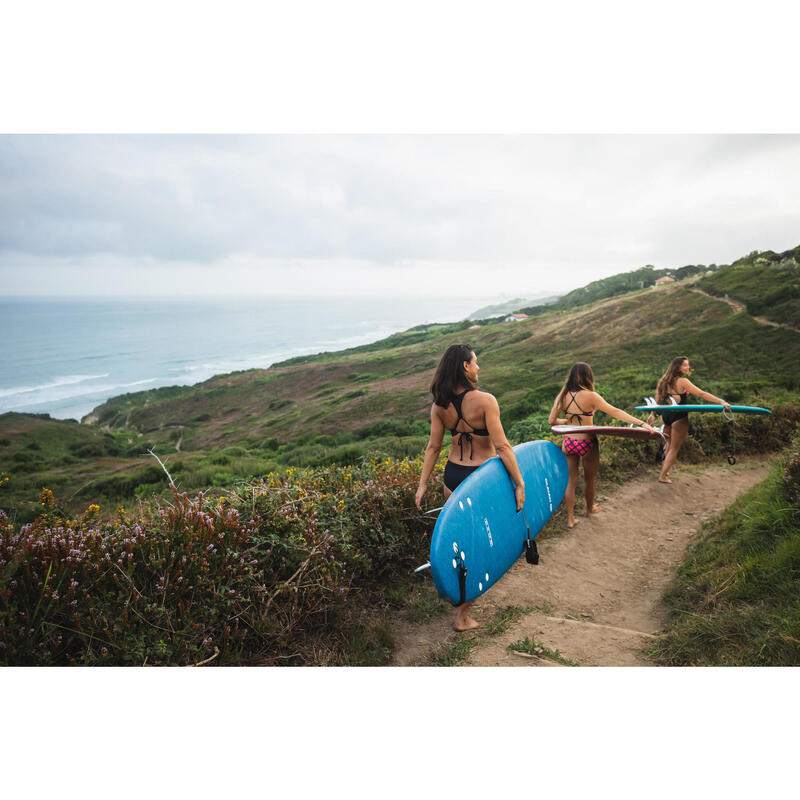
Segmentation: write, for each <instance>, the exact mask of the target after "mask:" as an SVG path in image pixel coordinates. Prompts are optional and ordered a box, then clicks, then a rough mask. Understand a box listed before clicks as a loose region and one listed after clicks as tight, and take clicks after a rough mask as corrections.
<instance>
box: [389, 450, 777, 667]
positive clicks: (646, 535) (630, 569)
mask: <svg viewBox="0 0 800 800" xmlns="http://www.w3.org/2000/svg"><path fill="white" fill-rule="evenodd" d="M767 468H768V464H767V462H764V461H755V460H751V461H748V462H747V463H744V464H738V465H736V466H735V467H729V466H724V467H712V468H709V469H705V470H699V469H697V468H693V467H681V466H680V465H678V466H677V467H675V468H673V471H672V477H673V481H674V482H673V484H672V485H669V486H668V485H664V484H660V483H658V482H657V481H656V480H655V479H654V478H649V477H648V478H646V479H645V478H640V479H637V480H633V481H630V482H629V483H627V484H625V485H623V486H622V487H620V488H619V489H618V490H617V491H615V492H614V493H613V494H612V495H610V496H609V497H607V498H605V499H604V498H603V497H602V496H601V497H600V501H601V502H602V503H603V511H602V512H601V513H600V514H598V515H596V516H593V517H592V518H587V517H585V516H579V517H578V518H579V520H580V522H579V524H578V525H577V526H576V527H575V528H573V529H572V530H571V531H566V532H565V533H564V534H562V535H559V536H556V537H552V538H549V539H545V540H544V541H542V542H540V544H539V551H540V554H541V560H540V563H539V565H538V566H531V565H529V564H527V563H526V562H525V560H524V559H520V560H519V561H518V562H517V563H516V564H515V565H514V566H513V567H512V568H511V569H510V570H509V571H508V572H507V573H506V575H504V576H503V578H502V579H501V580H500V581H498V583H497V584H496V585H495V586H493V587H492V588H491V590H490V591H489V592H487V593H486V595H485V596H483V597H481V598H479V599H478V600H476V601H475V604H474V606H473V609H474V611H473V616H474V617H475V619H477V620H478V621H479V622H484V623H485V622H486V621H488V620H490V619H491V618H492V617H494V616H495V615H496V614H497V613H499V612H500V611H502V609H504V608H506V607H507V606H517V607H520V606H522V607H530V608H532V609H533V610H532V611H530V612H529V613H527V614H525V615H523V616H522V618H521V619H519V620H518V621H517V622H515V623H513V624H512V625H511V626H510V627H509V628H508V629H507V630H506V631H505V632H504V633H501V634H498V635H495V636H489V635H487V634H486V633H485V632H484V631H482V630H478V631H475V632H474V633H469V634H457V633H455V632H454V631H452V629H451V628H450V625H451V623H452V616H453V613H452V611H448V613H447V614H445V615H442V617H440V618H437V619H436V620H434V621H433V622H430V623H427V624H425V625H417V626H410V625H407V626H400V627H399V628H398V629H397V630H396V631H395V643H396V646H395V658H394V662H393V663H394V664H395V665H397V666H410V665H417V664H429V663H431V654H432V653H434V652H435V651H437V650H438V651H441V650H442V648H444V647H447V646H449V645H452V644H455V643H457V642H459V641H460V640H462V639H463V638H465V637H471V638H476V639H477V641H476V642H475V644H474V646H473V648H472V651H471V653H470V656H469V658H468V659H467V660H466V661H465V662H464V663H465V664H468V665H475V666H505V665H509V666H539V665H552V664H553V663H554V662H552V661H548V660H543V659H537V658H523V657H521V656H518V655H516V654H514V653H509V652H508V651H507V650H506V647H507V645H509V644H511V643H512V642H516V641H518V640H520V639H524V638H526V637H529V638H531V639H534V640H535V641H537V642H541V643H542V644H544V645H545V646H546V647H547V648H549V649H550V650H553V651H555V650H558V651H560V653H561V655H562V656H564V657H566V658H569V659H570V660H572V661H574V662H577V663H578V664H580V665H584V666H589V665H594V666H599V665H604V666H612V665H614V666H628V665H630V666H634V665H646V664H647V663H648V661H647V658H646V656H645V655H644V654H643V653H642V650H641V648H642V646H643V645H644V644H646V643H647V641H648V640H649V639H650V638H651V637H653V636H656V635H658V633H659V631H661V630H663V628H664V627H665V625H666V623H667V609H666V607H665V606H664V605H663V603H662V602H661V596H662V594H663V591H664V589H665V588H666V586H667V584H668V583H669V581H670V580H671V578H672V576H673V575H674V571H675V568H676V567H677V565H678V564H679V563H680V562H681V561H682V560H683V557H684V554H685V551H686V547H687V545H688V544H689V542H690V541H691V540H692V538H693V537H694V536H695V535H696V534H697V531H698V530H699V529H700V526H701V525H702V523H703V522H705V521H706V520H707V519H710V518H712V517H714V516H716V515H718V514H719V513H720V512H721V511H722V510H723V509H724V508H725V507H726V506H728V505H730V503H732V502H733V501H734V500H735V499H736V498H737V497H738V496H739V495H740V494H742V493H743V492H744V491H746V490H747V489H749V488H750V487H751V486H753V485H755V484H756V483H758V482H759V481H760V480H762V479H763V478H764V477H765V475H766V472H767ZM601 489H602V487H601ZM578 510H579V511H581V510H582V509H581V508H580V507H579V509H578Z"/></svg>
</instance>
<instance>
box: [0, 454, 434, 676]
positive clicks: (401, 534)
mask: <svg viewBox="0 0 800 800" xmlns="http://www.w3.org/2000/svg"><path fill="white" fill-rule="evenodd" d="M420 469H421V464H420V462H419V461H414V462H411V461H392V460H389V459H387V460H385V461H382V462H375V461H370V462H366V463H363V464H361V465H360V466H359V467H344V468H339V467H332V468H329V469H317V470H311V471H309V472H307V473H301V474H298V473H297V472H296V471H295V470H294V469H289V470H287V472H286V473H285V474H284V475H278V474H276V473H270V474H269V475H267V476H266V477H265V478H263V479H259V480H258V481H255V482H251V483H248V484H244V485H241V486H239V487H237V489H236V490H235V491H231V492H227V493H225V494H224V495H223V497H221V498H220V499H219V500H217V501H212V500H211V499H210V498H209V497H208V496H206V495H204V494H202V493H201V494H198V495H197V496H196V497H195V498H189V497H188V496H187V495H186V494H179V493H178V492H177V491H176V490H174V491H173V496H172V502H171V503H170V504H169V505H168V506H166V507H154V508H153V509H152V510H150V511H147V509H145V510H144V511H143V512H141V513H140V515H139V517H138V518H136V519H131V518H129V517H128V516H127V512H126V511H125V509H122V508H120V509H118V510H117V514H116V519H113V520H107V521H105V522H102V523H101V522H100V520H99V508H98V507H97V506H95V505H93V506H90V507H89V508H88V509H87V510H86V512H85V513H84V514H83V515H81V516H80V517H79V518H77V519H67V518H66V517H65V515H64V513H63V511H60V510H59V509H58V508H57V506H56V503H55V499H54V498H53V496H52V493H50V492H43V493H42V495H41V496H40V506H39V507H40V514H39V516H38V517H37V519H36V520H34V521H33V523H31V524H28V525H23V526H22V527H21V528H19V529H16V528H15V526H14V525H12V524H11V523H10V521H9V519H8V517H7V516H6V514H5V513H4V512H0V664H14V665H37V664H42V665H44V664H48V665H55V664H61V665H68V664H87V665H94V664H102V665H128V664H143V663H147V664H190V663H196V662H199V661H201V660H206V659H210V658H215V659H216V663H223V664H233V663H252V662H253V661H254V660H258V662H259V663H287V660H286V659H285V658H279V657H280V656H284V655H285V654H286V653H290V654H292V659H293V660H294V661H295V662H297V663H315V659H317V658H318V656H317V655H316V654H317V653H318V652H319V645H320V642H321V641H325V640H328V641H329V642H330V643H331V644H330V650H329V652H336V651H335V647H336V635H337V634H336V623H337V622H339V621H340V620H341V619H342V618H343V615H346V614H347V613H348V612H347V609H348V608H349V607H350V605H352V603H349V602H348V598H352V597H353V596H354V595H361V596H362V598H364V599H369V598H370V597H373V596H375V597H378V596H380V595H381V593H383V592H385V591H386V586H387V584H389V583H390V581H391V579H392V578H393V577H394V578H395V580H396V579H397V577H398V576H407V575H408V574H409V573H410V570H411V568H412V567H414V566H416V565H417V564H419V563H420V562H421V561H423V560H424V559H425V556H426V553H427V547H428V538H427V537H426V536H425V535H424V534H425V533H426V532H428V531H429V530H430V525H431V520H430V519H428V518H423V517H421V516H420V515H419V514H418V512H417V511H416V509H415V508H414V505H413V502H414V492H415V489H416V486H417V481H418V478H419V472H420ZM437 479H440V475H439V474H437V475H434V477H433V480H437ZM441 499H442V498H441V490H440V489H438V488H437V489H436V490H435V491H434V492H432V496H431V497H430V499H429V502H430V503H431V504H437V503H441ZM217 654H218V655H217ZM333 658H334V661H335V656H334V657H333Z"/></svg>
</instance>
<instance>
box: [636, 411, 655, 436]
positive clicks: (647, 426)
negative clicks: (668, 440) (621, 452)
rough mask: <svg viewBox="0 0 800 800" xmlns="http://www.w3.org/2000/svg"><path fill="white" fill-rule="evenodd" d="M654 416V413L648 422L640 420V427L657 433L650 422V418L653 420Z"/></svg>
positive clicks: (649, 418)
mask: <svg viewBox="0 0 800 800" xmlns="http://www.w3.org/2000/svg"><path fill="white" fill-rule="evenodd" d="M652 418H653V415H652V414H651V415H650V416H649V417H648V418H647V422H640V423H639V427H640V428H644V429H645V430H646V431H650V433H655V430H653V426H652V425H651V424H650V420H651V419H652Z"/></svg>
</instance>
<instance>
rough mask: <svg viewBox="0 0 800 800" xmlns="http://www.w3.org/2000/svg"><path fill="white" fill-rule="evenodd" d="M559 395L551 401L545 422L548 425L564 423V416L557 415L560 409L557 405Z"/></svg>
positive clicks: (565, 422)
mask: <svg viewBox="0 0 800 800" xmlns="http://www.w3.org/2000/svg"><path fill="white" fill-rule="evenodd" d="M559 398H560V395H559V397H556V399H555V402H554V403H553V407H552V408H551V409H550V416H549V417H548V418H547V422H548V424H550V425H566V424H567V420H566V418H564V419H560V418H559V416H558V412H559V411H560V410H561V409H559V407H558V401H559Z"/></svg>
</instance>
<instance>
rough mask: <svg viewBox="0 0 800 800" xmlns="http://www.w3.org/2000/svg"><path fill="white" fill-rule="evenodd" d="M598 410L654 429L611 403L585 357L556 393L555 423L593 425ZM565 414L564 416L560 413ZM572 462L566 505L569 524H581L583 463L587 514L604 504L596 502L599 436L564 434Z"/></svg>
mask: <svg viewBox="0 0 800 800" xmlns="http://www.w3.org/2000/svg"><path fill="white" fill-rule="evenodd" d="M595 411H602V412H603V413H605V414H608V415H609V416H611V417H614V419H618V420H621V421H622V422H631V423H633V424H634V425H639V426H641V427H642V428H646V429H647V430H650V431H652V428H651V427H650V425H649V424H648V423H646V422H642V421H641V420H640V419H636V418H635V417H632V416H631V415H630V414H628V413H627V412H625V411H623V410H622V409H619V408H615V407H614V406H612V405H610V404H609V403H607V402H606V401H605V400H604V399H603V398H602V397H601V396H600V395H599V394H598V393H597V392H596V391H595V390H594V373H593V372H592V368H591V367H590V366H589V365H588V364H585V363H584V362H583V361H578V362H577V363H576V364H573V365H572V368H571V369H570V371H569V374H568V375H567V379H566V380H565V381H564V386H563V387H562V389H561V391H560V392H559V393H558V395H557V396H556V399H555V402H554V403H553V408H552V409H551V411H550V424H551V425H591V424H592V422H593V420H592V417H593V416H594V412H595ZM561 414H563V415H564V416H563V418H562V417H561V416H560V415H561ZM561 449H562V450H563V452H564V455H565V456H566V457H567V464H568V466H569V479H568V481H567V491H566V493H565V494H564V505H565V506H566V509H567V527H568V528H574V527H575V526H576V525H577V524H578V520H576V519H575V492H576V490H577V488H578V477H579V475H578V468H579V466H580V464H581V463H583V481H584V488H583V493H584V497H585V498H586V516H589V514H596V513H597V512H598V511H600V506H598V505H597V504H596V503H595V502H594V494H595V479H596V478H597V473H598V472H599V470H600V444H599V442H598V441H597V437H596V436H592V435H591V434H588V433H572V434H569V435H565V436H564V442H563V444H562V445H561Z"/></svg>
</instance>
